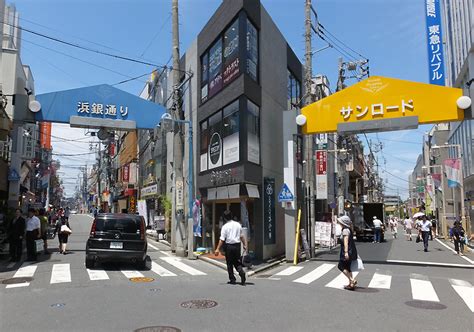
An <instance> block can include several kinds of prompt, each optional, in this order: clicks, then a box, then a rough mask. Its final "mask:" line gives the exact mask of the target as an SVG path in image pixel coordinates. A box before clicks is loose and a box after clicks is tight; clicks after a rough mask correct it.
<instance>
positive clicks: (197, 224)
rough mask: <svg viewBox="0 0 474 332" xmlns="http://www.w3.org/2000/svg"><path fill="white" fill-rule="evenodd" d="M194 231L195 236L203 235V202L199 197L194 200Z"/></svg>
mask: <svg viewBox="0 0 474 332" xmlns="http://www.w3.org/2000/svg"><path fill="white" fill-rule="evenodd" d="M193 233H194V236H197V237H201V236H202V235H201V233H202V230H201V202H200V201H199V200H197V199H195V200H194V202H193Z"/></svg>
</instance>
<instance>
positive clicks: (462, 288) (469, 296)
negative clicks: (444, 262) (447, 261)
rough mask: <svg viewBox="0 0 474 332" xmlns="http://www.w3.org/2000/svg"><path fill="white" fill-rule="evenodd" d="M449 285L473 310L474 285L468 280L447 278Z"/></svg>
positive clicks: (472, 310) (473, 310)
mask: <svg viewBox="0 0 474 332" xmlns="http://www.w3.org/2000/svg"><path fill="white" fill-rule="evenodd" d="M449 282H450V283H451V286H452V287H453V288H454V290H455V291H456V293H458V295H459V296H460V297H461V299H463V301H464V302H465V303H466V305H467V307H468V308H469V309H470V310H471V312H474V287H473V286H472V285H471V283H470V282H467V281H464V280H458V279H449Z"/></svg>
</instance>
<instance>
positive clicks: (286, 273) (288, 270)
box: [274, 266, 303, 276]
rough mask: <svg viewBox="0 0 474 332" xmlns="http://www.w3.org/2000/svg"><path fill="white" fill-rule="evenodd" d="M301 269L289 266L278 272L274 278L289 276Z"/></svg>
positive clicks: (300, 267)
mask: <svg viewBox="0 0 474 332" xmlns="http://www.w3.org/2000/svg"><path fill="white" fill-rule="evenodd" d="M302 268H303V267H302V266H290V267H288V268H286V269H284V270H283V271H280V272H278V273H277V274H274V276H291V275H292V274H294V273H296V272H298V271H299V270H301V269H302Z"/></svg>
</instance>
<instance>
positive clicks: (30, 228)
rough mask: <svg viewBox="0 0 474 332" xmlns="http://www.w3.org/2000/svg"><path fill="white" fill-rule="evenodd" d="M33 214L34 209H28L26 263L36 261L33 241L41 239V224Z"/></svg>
mask: <svg viewBox="0 0 474 332" xmlns="http://www.w3.org/2000/svg"><path fill="white" fill-rule="evenodd" d="M35 212H36V211H35V209H33V208H29V209H28V219H26V256H27V259H26V260H28V261H35V260H36V259H37V257H36V246H35V240H37V239H39V238H41V232H40V229H41V223H40V220H39V218H38V217H37V216H36V215H35Z"/></svg>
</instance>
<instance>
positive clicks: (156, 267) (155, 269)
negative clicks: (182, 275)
mask: <svg viewBox="0 0 474 332" xmlns="http://www.w3.org/2000/svg"><path fill="white" fill-rule="evenodd" d="M151 270H152V271H153V272H155V273H156V274H158V275H159V276H162V277H174V276H176V274H174V273H173V272H171V271H168V270H167V269H165V268H164V267H162V266H161V265H159V264H157V263H155V262H153V261H152V262H151Z"/></svg>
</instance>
